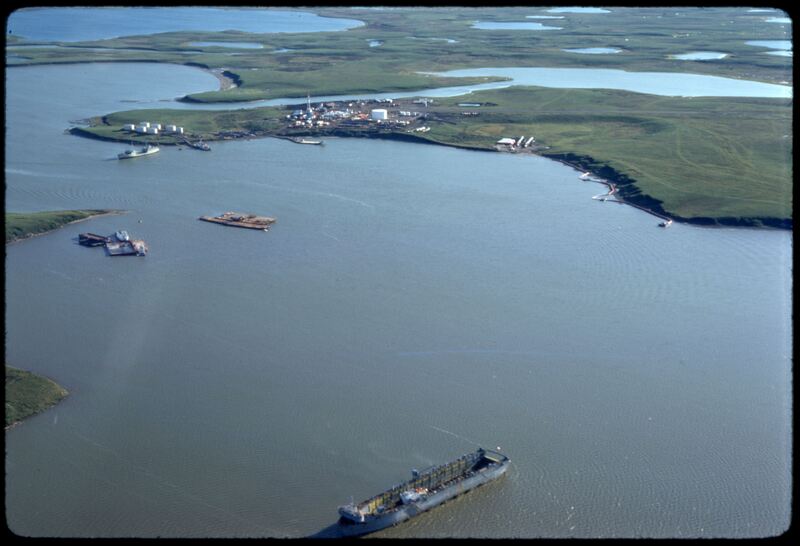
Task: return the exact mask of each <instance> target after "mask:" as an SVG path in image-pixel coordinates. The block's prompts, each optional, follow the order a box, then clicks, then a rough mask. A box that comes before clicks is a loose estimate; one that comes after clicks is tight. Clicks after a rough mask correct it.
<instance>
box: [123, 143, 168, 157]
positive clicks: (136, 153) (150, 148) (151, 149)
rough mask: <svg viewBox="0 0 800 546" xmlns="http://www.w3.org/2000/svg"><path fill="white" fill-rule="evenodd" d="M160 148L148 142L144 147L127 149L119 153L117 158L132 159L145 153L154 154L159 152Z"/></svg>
mask: <svg viewBox="0 0 800 546" xmlns="http://www.w3.org/2000/svg"><path fill="white" fill-rule="evenodd" d="M159 151H160V148H159V147H158V146H153V145H152V144H148V145H147V146H145V147H144V148H140V149H139V150H132V149H129V150H125V151H124V152H122V153H120V154H117V159H132V158H134V157H142V156H145V155H152V154H155V153H158V152H159Z"/></svg>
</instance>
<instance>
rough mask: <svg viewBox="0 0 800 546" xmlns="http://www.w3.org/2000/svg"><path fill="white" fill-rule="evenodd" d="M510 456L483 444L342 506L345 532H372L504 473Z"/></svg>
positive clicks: (349, 534) (342, 524)
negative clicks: (481, 446) (486, 448)
mask: <svg viewBox="0 0 800 546" xmlns="http://www.w3.org/2000/svg"><path fill="white" fill-rule="evenodd" d="M509 462H510V461H509V459H508V457H506V456H505V455H503V454H501V453H498V452H496V451H488V450H485V449H483V448H480V449H478V450H477V451H475V452H473V453H468V454H466V455H462V456H461V457H459V458H458V459H456V460H455V461H451V462H449V463H446V464H443V465H439V466H434V467H431V468H429V469H427V470H424V471H423V472H418V471H416V470H412V475H413V478H412V479H411V480H409V481H407V482H403V483H401V484H399V485H395V486H394V487H391V488H389V489H387V490H386V491H384V492H383V493H379V494H378V495H375V496H374V497H372V498H369V499H367V500H365V501H362V502H359V503H358V504H356V503H352V502H351V503H350V504H348V505H345V506H340V507H339V515H340V516H341V517H340V518H339V521H338V530H339V532H340V533H341V534H342V535H344V536H357V535H364V534H367V533H373V532H375V531H379V530H381V529H385V528H386V527H391V526H393V525H397V524H398V523H401V522H403V521H405V520H407V519H410V518H413V517H414V516H416V515H418V514H420V513H422V512H425V511H427V510H430V509H431V508H433V507H435V506H438V505H440V504H442V503H443V502H445V501H448V500H450V499H452V498H453V497H456V496H458V495H460V494H462V493H466V492H467V491H470V490H472V489H474V488H476V487H478V486H480V485H483V484H485V483H488V482H490V481H492V480H495V479H497V478H499V477H500V476H502V475H503V474H505V472H506V470H507V469H508V464H509Z"/></svg>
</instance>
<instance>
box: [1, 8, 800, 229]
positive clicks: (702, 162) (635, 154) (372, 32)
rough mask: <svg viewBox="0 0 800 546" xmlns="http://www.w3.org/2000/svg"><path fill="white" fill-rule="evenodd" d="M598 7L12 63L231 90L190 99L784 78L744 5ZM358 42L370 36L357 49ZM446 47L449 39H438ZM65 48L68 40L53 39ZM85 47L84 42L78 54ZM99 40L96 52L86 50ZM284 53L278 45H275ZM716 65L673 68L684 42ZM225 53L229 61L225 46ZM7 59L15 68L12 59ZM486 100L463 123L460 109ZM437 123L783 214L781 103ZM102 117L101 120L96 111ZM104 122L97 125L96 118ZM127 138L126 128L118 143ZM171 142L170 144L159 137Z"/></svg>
mask: <svg viewBox="0 0 800 546" xmlns="http://www.w3.org/2000/svg"><path fill="white" fill-rule="evenodd" d="M610 10H611V13H604V14H574V13H570V14H559V15H563V19H528V18H527V16H530V15H543V14H547V11H546V10H545V9H544V8H539V7H533V6H532V7H513V8H424V9H419V8H417V9H415V8H407V9H391V10H380V11H379V10H371V9H349V8H325V9H314V10H313V11H314V12H315V13H317V14H319V15H323V16H330V17H345V18H349V19H359V20H362V21H364V23H365V25H364V26H361V27H358V28H354V29H351V30H347V31H341V32H320V33H288V34H283V33H274V34H253V33H243V32H233V31H229V32H216V33H207V32H172V33H164V34H158V35H155V36H133V37H123V38H117V39H113V40H102V41H96V42H84V43H81V44H69V45H70V47H53V48H35V49H30V50H25V51H24V52H20V50H16V51H15V52H14V54H15V55H23V56H24V57H27V59H26V60H23V61H22V63H26V64H36V63H48V62H81V61H87V60H127V61H134V60H135V61H160V62H173V63H184V64H193V65H197V66H201V67H205V68H213V69H222V68H224V69H225V70H226V71H228V72H229V73H232V74H234V75H235V77H236V79H237V84H238V85H237V87H234V88H232V89H226V90H219V91H209V92H206V93H199V94H196V95H192V96H191V97H189V99H190V100H195V101H208V102H214V101H226V102H227V101H240V100H253V99H266V98H275V97H305V96H306V93H311V94H312V95H327V94H347V93H367V92H389V91H400V90H402V91H408V90H414V89H418V88H430V87H437V86H444V85H461V84H469V83H474V82H476V81H485V80H483V79H480V80H479V79H477V78H470V79H454V78H433V77H428V76H423V75H420V74H419V73H418V71H443V70H449V69H457V68H471V67H510V66H540V67H573V68H581V67H583V68H613V69H624V70H627V71H662V72H670V71H672V72H691V73H698V74H709V75H716V76H724V77H730V78H740V79H749V80H758V81H763V82H769V83H783V84H786V83H788V82H791V81H792V58H791V57H782V56H776V55H769V54H767V53H766V52H767V50H766V49H765V48H762V47H755V46H752V45H748V44H747V43H746V42H747V41H749V40H789V39H791V34H790V31H791V26H790V25H786V24H774V23H768V22H765V20H766V19H767V18H769V17H771V16H775V15H778V16H780V15H785V14H782V13H780V12H775V13H773V14H764V13H751V12H748V11H747V9H745V8H617V7H615V8H610ZM475 21H494V22H498V21H509V22H533V21H536V22H540V23H542V24H544V25H546V26H554V27H559V29H558V30H538V31H532V30H522V31H521V30H478V29H474V28H472V25H473V23H474V22H475ZM202 40H206V41H209V40H213V41H234V42H236V41H248V42H259V43H261V44H263V45H264V49H238V50H232V49H230V48H223V47H218V46H208V47H198V46H195V45H190V42H193V41H202ZM370 40H377V41H380V42H381V45H380V46H378V47H369V41H370ZM448 40H449V41H448ZM64 45H66V44H64ZM76 46H82V47H83V49H84V50H83V51H82V47H76ZM85 47H93V48H97V47H103V48H106V50H105V51H100V52H98V51H91V52H90V51H86V50H85ZM585 47H613V48H618V49H620V50H621V52H620V53H617V54H610V55H581V54H575V53H569V52H565V51H563V50H564V49H571V48H585ZM283 49H288V50H289V51H281V50H283ZM709 50H711V51H719V52H724V53H727V54H728V56H727V57H726V58H724V59H720V60H709V61H702V62H698V61H679V60H675V59H674V58H672V56H674V55H677V54H681V53H688V52H692V51H709ZM234 53H235V54H234ZM16 64H20V63H19V62H17V63H16ZM464 100H468V101H470V102H472V101H475V102H490V103H493V104H494V106H491V107H482V108H481V109H480V111H481V114H480V115H479V116H476V117H470V118H464V117H460V116H459V113H458V112H457V111H456V110H457V108H456V107H455V106H454V105H455V104H456V103H457V102H461V101H464ZM433 111H434V112H435V113H436V115H437V119H436V120H433V121H431V122H430V123H427V125H429V126H430V127H431V131H430V132H429V133H425V134H424V136H423V138H424V139H427V140H429V141H433V142H439V143H442V144H451V145H459V146H465V147H477V148H486V149H490V148H492V146H493V144H494V142H495V140H496V139H497V138H500V137H501V136H518V135H534V136H536V138H537V141H538V142H540V143H542V144H544V145H546V146H549V147H550V149H549V150H547V151H546V152H545V155H550V156H552V157H555V158H558V159H563V160H568V161H569V162H571V163H573V164H577V165H579V166H581V167H583V168H591V169H593V170H601V169H605V171H604V172H605V173H606V174H609V175H613V177H614V178H615V179H616V180H617V181H618V182H619V183H620V194H621V196H622V197H623V198H625V199H627V200H629V201H631V202H634V203H637V204H640V205H642V206H645V207H647V208H650V209H652V210H656V211H659V212H663V213H666V214H668V215H670V216H672V217H675V218H677V219H687V220H692V221H696V222H700V223H727V224H731V225H756V226H757V225H762V224H765V225H773V226H774V225H780V226H783V227H789V226H790V225H791V218H792V206H791V202H792V184H791V179H792V172H791V149H792V126H791V113H792V101H791V99H751V98H746V99H745V98H713V97H710V98H668V97H658V96H652V95H644V94H637V93H629V92H624V91H610V90H580V89H543V88H538V87H529V88H520V87H515V88H507V89H502V90H493V91H484V92H481V93H474V94H472V95H469V96H468V99H467V98H465V97H460V98H455V99H437V103H436V106H435V107H434V109H433ZM98 114H100V113H98ZM283 114H285V112H284V111H282V110H281V109H279V108H259V109H247V110H239V111H228V112H221V111H216V112H215V111H202V112H200V111H197V112H188V111H185V110H182V111H177V110H176V111H142V110H138V111H136V112H135V113H131V112H121V113H117V114H113V115H106V116H104V117H103V118H102V122H100V123H98V124H97V126H96V127H92V128H89V129H88V130H87V131H86V132H87V133H90V134H92V135H96V136H100V137H103V138H117V139H119V138H121V136H122V135H121V133H119V129H120V127H121V124H122V123H136V122H137V121H139V120H140V119H145V118H143V117H142V116H145V117H146V118H148V119H160V120H163V121H165V122H166V123H176V124H178V125H183V126H184V127H186V129H187V131H189V132H191V133H192V134H193V135H194V136H199V137H202V138H205V139H209V140H210V139H213V138H214V135H215V134H216V133H219V132H221V131H235V130H241V131H248V132H253V133H257V134H259V135H270V134H278V133H280V131H281V128H282V125H281V119H280V117H281V115H283ZM100 119H101V118H98V120H100ZM125 138H126V139H127V137H125ZM161 142H162V143H169V137H165V138H163V139H162V140H161Z"/></svg>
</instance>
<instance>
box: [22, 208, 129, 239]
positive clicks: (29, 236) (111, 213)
mask: <svg viewBox="0 0 800 546" xmlns="http://www.w3.org/2000/svg"><path fill="white" fill-rule="evenodd" d="M48 212H51V211H48ZM127 213H128V211H126V210H109V211H107V212H100V213H97V214H90V215H89V216H86V217H85V218H79V219H77V220H72V221H71V222H65V223H63V224H61V225H60V226H58V227H56V228H53V229H48V230H47V231H41V232H38V233H28V234H27V235H25V236H23V237H15V238H13V239H11V240H9V241H6V246H8V245H13V244H16V243H19V242H21V241H27V240H28V239H33V238H34V237H40V236H42V235H47V234H49V233H53V232H55V231H58V230H59V229H61V228H63V227H65V226H68V225H70V224H77V223H79V222H85V221H86V220H91V219H92V218H99V217H100V216H115V215H122V214H127Z"/></svg>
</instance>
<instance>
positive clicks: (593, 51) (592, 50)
mask: <svg viewBox="0 0 800 546" xmlns="http://www.w3.org/2000/svg"><path fill="white" fill-rule="evenodd" d="M561 51H566V52H567V53H585V54H588V55H604V54H608V53H620V52H622V50H621V49H617V48H616V47H584V48H580V49H562V50H561Z"/></svg>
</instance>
